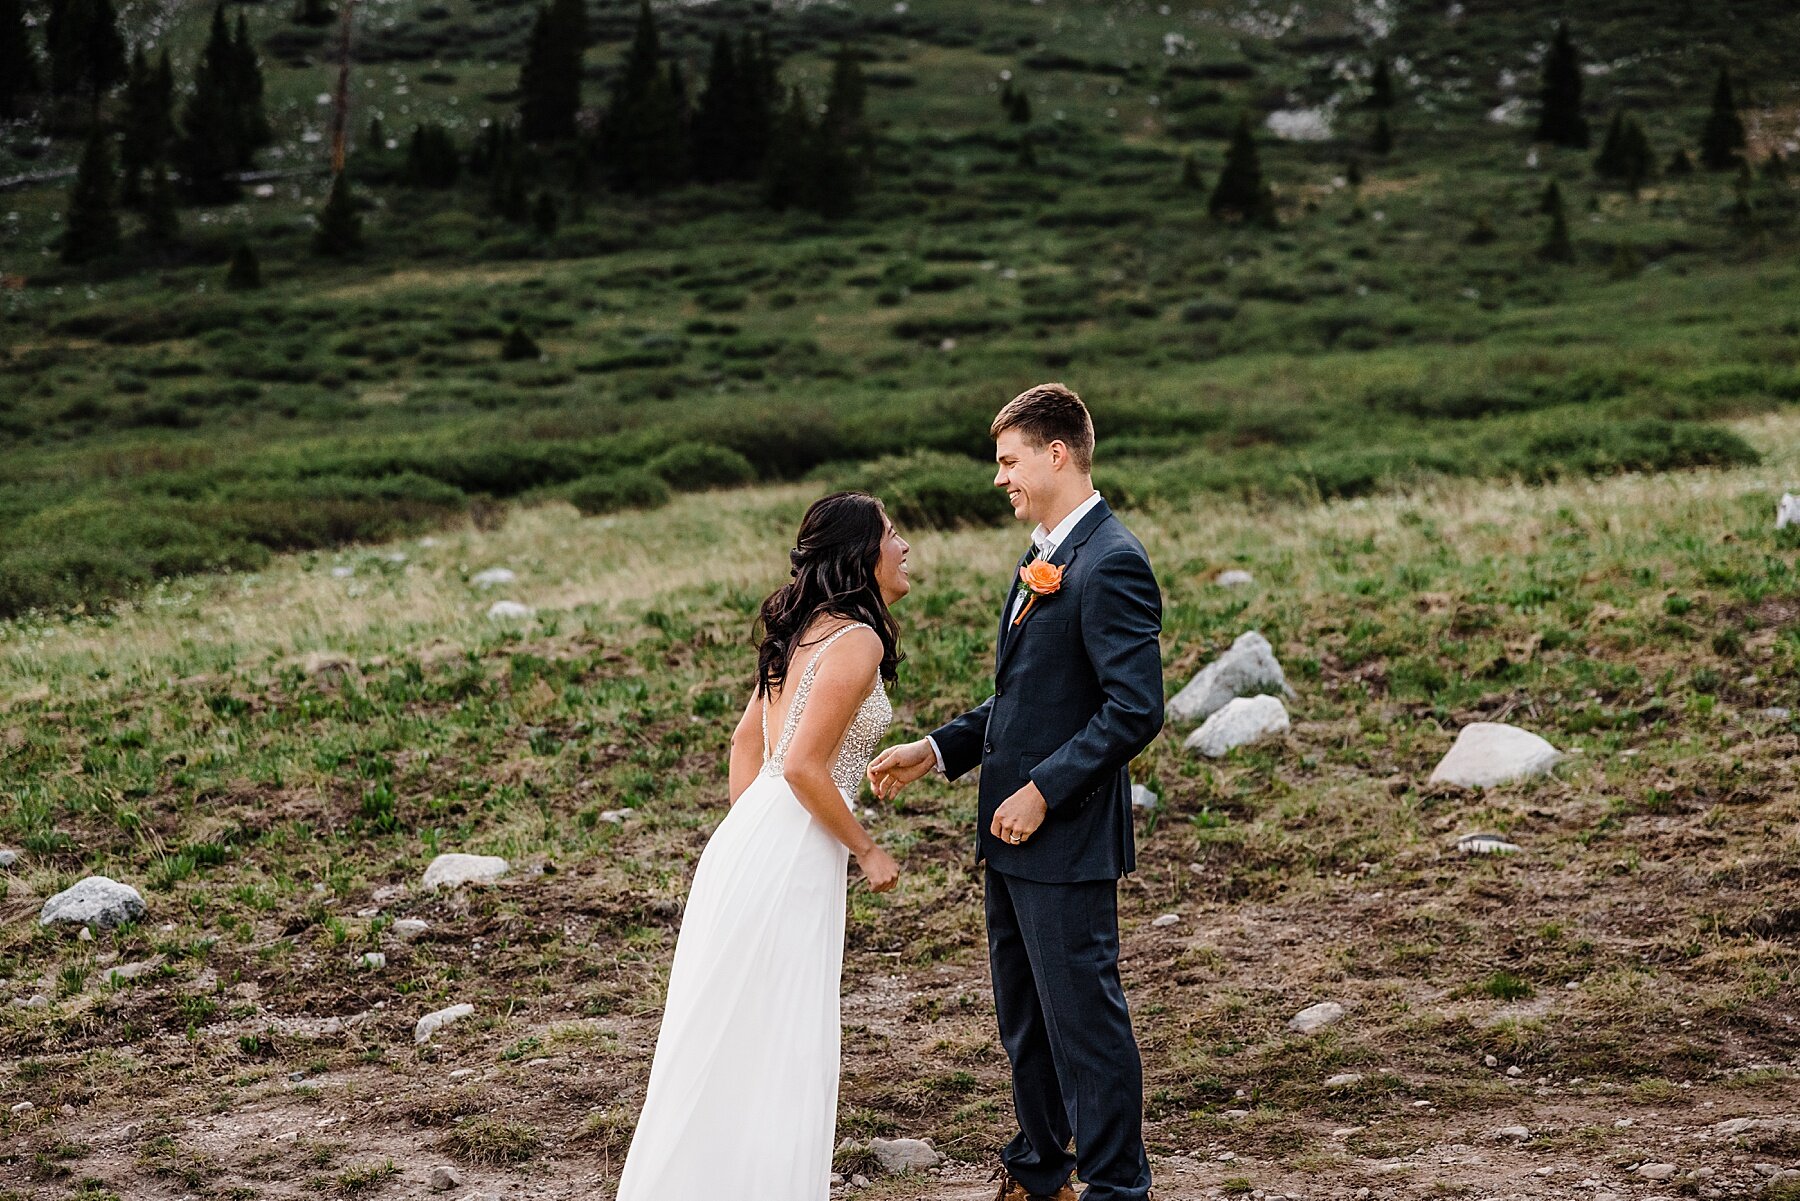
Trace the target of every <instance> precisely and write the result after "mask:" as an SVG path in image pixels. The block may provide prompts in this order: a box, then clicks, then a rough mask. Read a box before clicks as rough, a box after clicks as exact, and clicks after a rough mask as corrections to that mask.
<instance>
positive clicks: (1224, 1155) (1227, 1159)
mask: <svg viewBox="0 0 1800 1201" xmlns="http://www.w3.org/2000/svg"><path fill="white" fill-rule="evenodd" d="M1218 1160H1219V1162H1220V1163H1235V1162H1237V1152H1236V1151H1221V1152H1219V1154H1218Z"/></svg>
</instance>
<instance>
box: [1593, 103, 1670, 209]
mask: <svg viewBox="0 0 1800 1201" xmlns="http://www.w3.org/2000/svg"><path fill="white" fill-rule="evenodd" d="M1655 170H1656V152H1655V151H1653V150H1652V149H1651V148H1650V138H1649V135H1647V134H1646V133H1645V132H1644V127H1643V126H1642V125H1641V124H1639V123H1638V120H1637V118H1636V117H1633V116H1630V115H1629V114H1627V113H1624V112H1618V113H1614V114H1613V119H1612V124H1611V125H1609V126H1608V127H1607V130H1606V140H1605V142H1603V143H1602V144H1601V147H1600V153H1599V154H1597V155H1595V156H1594V171H1595V172H1596V173H1597V174H1598V175H1600V176H1601V177H1602V178H1603V179H1613V180H1618V181H1619V182H1620V183H1623V184H1624V185H1625V186H1626V187H1627V188H1628V189H1630V191H1631V194H1632V195H1633V196H1635V195H1637V193H1638V189H1640V188H1642V187H1643V186H1644V182H1645V181H1646V180H1648V179H1649V178H1650V176H1651V175H1652V174H1653V173H1654V172H1655Z"/></svg>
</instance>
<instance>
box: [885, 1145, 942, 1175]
mask: <svg viewBox="0 0 1800 1201" xmlns="http://www.w3.org/2000/svg"><path fill="white" fill-rule="evenodd" d="M869 1154H871V1155H873V1156H874V1157H875V1162H877V1163H879V1164H880V1165H881V1170H882V1171H884V1172H923V1171H925V1170H926V1169H928V1168H935V1167H937V1166H938V1164H940V1163H942V1162H943V1161H944V1157H943V1156H942V1155H940V1154H939V1153H938V1151H937V1148H935V1147H933V1146H932V1145H931V1143H930V1141H929V1140H927V1139H920V1138H878V1139H875V1140H873V1141H872V1142H870V1143H869Z"/></svg>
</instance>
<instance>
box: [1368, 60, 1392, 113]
mask: <svg viewBox="0 0 1800 1201" xmlns="http://www.w3.org/2000/svg"><path fill="white" fill-rule="evenodd" d="M1369 107H1370V108H1376V109H1390V108H1393V107H1394V77H1393V75H1392V74H1390V73H1389V71H1388V64H1387V60H1386V59H1385V58H1384V59H1378V60H1376V63H1375V72H1374V74H1372V75H1371V76H1370V77H1369Z"/></svg>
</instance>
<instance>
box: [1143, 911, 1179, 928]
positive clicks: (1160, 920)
mask: <svg viewBox="0 0 1800 1201" xmlns="http://www.w3.org/2000/svg"><path fill="white" fill-rule="evenodd" d="M1180 920H1181V915H1180V914H1179V913H1165V914H1163V915H1162V916H1161V917H1157V918H1153V919H1151V922H1150V924H1151V925H1152V926H1155V927H1156V928H1157V929H1158V930H1163V929H1167V928H1168V927H1170V926H1173V925H1174V924H1175V923H1177V922H1179V921H1180Z"/></svg>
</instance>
